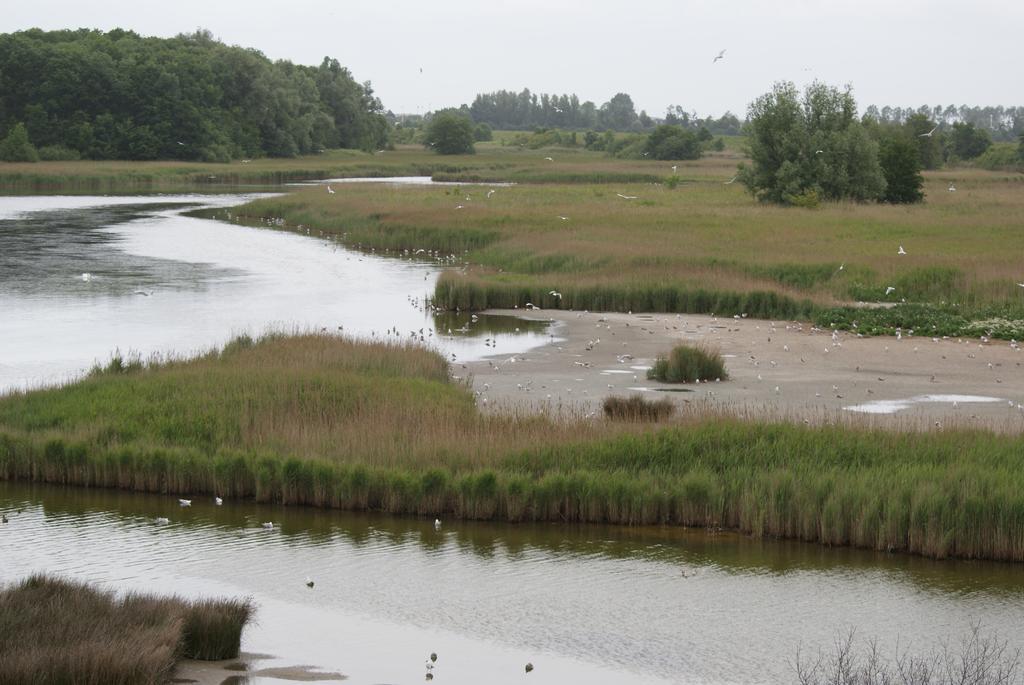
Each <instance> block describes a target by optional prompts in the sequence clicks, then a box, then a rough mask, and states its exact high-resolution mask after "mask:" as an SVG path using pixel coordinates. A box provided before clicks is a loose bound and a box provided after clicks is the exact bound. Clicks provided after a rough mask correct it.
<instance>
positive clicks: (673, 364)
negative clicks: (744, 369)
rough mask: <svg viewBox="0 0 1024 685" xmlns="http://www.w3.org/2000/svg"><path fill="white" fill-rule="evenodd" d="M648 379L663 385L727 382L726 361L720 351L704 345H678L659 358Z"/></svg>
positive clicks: (648, 374) (649, 372)
mask: <svg viewBox="0 0 1024 685" xmlns="http://www.w3.org/2000/svg"><path fill="white" fill-rule="evenodd" d="M647 377H648V378H649V379H652V380H658V381H661V382H663V383H695V382H698V381H704V382H707V381H712V380H714V381H718V380H725V379H726V378H728V377H729V374H728V373H726V371H725V361H724V360H723V359H722V355H721V354H720V353H719V352H718V350H712V349H709V348H707V347H705V346H703V345H696V346H694V345H686V344H683V345H677V346H676V347H674V348H672V351H671V352H669V354H668V356H667V357H665V356H659V357H658V358H657V359H656V360H655V361H654V365H653V366H651V368H650V369H648V370H647Z"/></svg>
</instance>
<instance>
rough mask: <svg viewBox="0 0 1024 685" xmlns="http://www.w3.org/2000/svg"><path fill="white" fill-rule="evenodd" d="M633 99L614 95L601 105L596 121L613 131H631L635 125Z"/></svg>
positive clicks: (622, 94)
mask: <svg viewBox="0 0 1024 685" xmlns="http://www.w3.org/2000/svg"><path fill="white" fill-rule="evenodd" d="M637 118H638V117H637V114H636V108H635V107H634V106H633V98H631V97H629V95H627V94H626V93H616V94H615V96H614V97H612V99H611V100H609V101H608V102H606V103H604V104H603V105H601V109H600V111H599V112H598V119H599V120H600V122H601V125H602V126H604V127H605V128H609V129H612V130H613V131H631V130H633V129H634V128H635V127H636V124H637Z"/></svg>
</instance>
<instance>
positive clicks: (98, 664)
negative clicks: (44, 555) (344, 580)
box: [0, 575, 254, 685]
mask: <svg viewBox="0 0 1024 685" xmlns="http://www.w3.org/2000/svg"><path fill="white" fill-rule="evenodd" d="M253 612H254V608H253V606H252V604H251V602H249V601H248V600H196V601H189V600H185V599H181V598H178V597H156V596H152V595H145V594H134V593H128V594H123V595H118V594H115V593H114V592H110V591H105V590H101V589H98V588H96V587H94V586H92V585H89V584H87V583H81V582H75V581H71V580H66V579H63V578H59V577H52V576H46V575H33V576H31V577H29V578H27V579H25V580H23V581H21V582H18V583H13V584H11V585H9V586H7V587H4V588H0V643H2V644H3V649H2V650H0V682H4V683H20V684H23V685H34V684H37V683H38V684H40V685H43V684H49V683H103V684H104V685H160V684H161V683H165V682H167V681H168V679H169V678H170V677H171V674H172V672H173V670H174V666H175V663H176V662H177V661H178V660H180V659H203V660H219V659H232V658H235V657H237V656H238V652H239V645H240V643H241V636H242V629H243V628H244V627H245V625H246V623H248V622H249V620H250V619H251V618H252V616H253Z"/></svg>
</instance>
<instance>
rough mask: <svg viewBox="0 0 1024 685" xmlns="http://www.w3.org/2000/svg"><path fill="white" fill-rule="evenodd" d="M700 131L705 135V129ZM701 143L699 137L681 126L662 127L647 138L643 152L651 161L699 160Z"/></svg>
mask: <svg viewBox="0 0 1024 685" xmlns="http://www.w3.org/2000/svg"><path fill="white" fill-rule="evenodd" d="M701 131H702V132H705V133H706V132H707V129H706V128H702V129H701ZM707 135H709V136H710V135H711V134H710V133H708V134H707ZM701 143H702V140H701V138H700V136H698V135H696V134H694V133H693V131H687V130H686V129H684V128H683V127H682V126H671V125H662V126H659V127H658V128H656V129H654V131H653V132H651V134H650V135H649V136H647V140H646V141H645V144H644V151H645V152H646V153H647V156H648V157H649V158H651V159H663V160H674V159H699V158H700V155H701Z"/></svg>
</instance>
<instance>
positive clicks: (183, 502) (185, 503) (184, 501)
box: [178, 499, 192, 507]
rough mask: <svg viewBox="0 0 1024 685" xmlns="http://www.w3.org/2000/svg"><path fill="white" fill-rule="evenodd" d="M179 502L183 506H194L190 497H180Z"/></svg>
mask: <svg viewBox="0 0 1024 685" xmlns="http://www.w3.org/2000/svg"><path fill="white" fill-rule="evenodd" d="M178 504H179V505H180V506H183V507H191V506H192V500H190V499H179V500H178Z"/></svg>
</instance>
